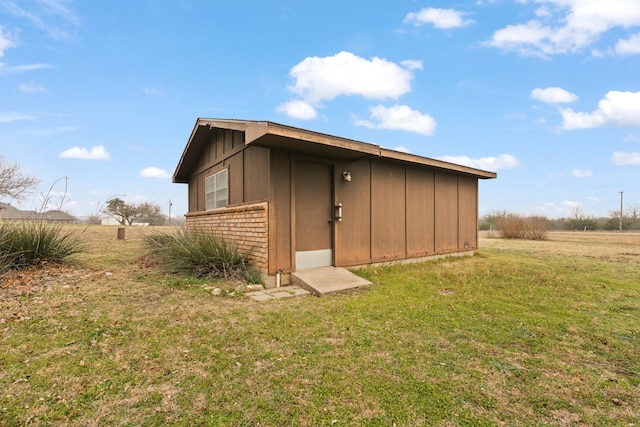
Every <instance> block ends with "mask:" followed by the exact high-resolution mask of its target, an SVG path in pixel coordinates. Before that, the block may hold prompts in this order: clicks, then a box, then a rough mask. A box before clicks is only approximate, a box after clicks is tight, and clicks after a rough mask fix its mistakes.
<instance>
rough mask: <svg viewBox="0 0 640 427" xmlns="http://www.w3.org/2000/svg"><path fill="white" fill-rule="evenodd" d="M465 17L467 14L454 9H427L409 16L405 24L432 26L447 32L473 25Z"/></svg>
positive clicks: (405, 19)
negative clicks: (451, 29)
mask: <svg viewBox="0 0 640 427" xmlns="http://www.w3.org/2000/svg"><path fill="white" fill-rule="evenodd" d="M465 15H467V13H466V12H460V11H457V10H454V9H437V8H434V7H425V8H424V9H421V10H420V11H418V12H412V13H409V14H407V16H406V17H405V18H404V23H405V24H413V25H415V26H416V27H418V26H420V25H423V24H431V25H433V27H434V28H438V29H441V30H447V29H450V28H459V27H465V26H467V25H471V24H473V20H471V19H464V16H465Z"/></svg>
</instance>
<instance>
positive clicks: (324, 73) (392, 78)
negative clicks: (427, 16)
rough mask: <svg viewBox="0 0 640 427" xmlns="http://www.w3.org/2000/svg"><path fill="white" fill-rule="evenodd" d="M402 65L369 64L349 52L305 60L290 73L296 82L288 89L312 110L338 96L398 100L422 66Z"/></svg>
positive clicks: (380, 61)
mask: <svg viewBox="0 0 640 427" xmlns="http://www.w3.org/2000/svg"><path fill="white" fill-rule="evenodd" d="M403 65H404V67H402V66H400V65H398V64H396V63H394V62H391V61H387V60H386V59H381V58H378V57H374V58H372V59H371V60H368V59H365V58H361V57H359V56H356V55H354V54H353V53H350V52H340V53H337V54H336V55H334V56H328V57H324V58H319V57H317V56H314V57H308V58H305V59H304V60H303V61H302V62H300V63H299V64H297V65H295V66H294V67H293V68H292V69H291V71H290V75H291V77H293V79H294V80H295V82H294V84H293V85H292V86H290V88H289V89H290V90H291V91H292V92H293V93H295V94H296V95H298V96H299V97H300V98H302V99H303V100H304V101H305V102H307V103H308V104H310V105H313V106H318V105H319V104H320V103H321V102H322V101H330V100H332V99H334V98H336V97H338V96H340V95H359V96H362V97H364V98H366V99H397V98H398V97H400V96H401V95H404V94H405V93H407V92H409V91H411V80H412V79H413V72H412V71H413V70H414V69H416V68H419V67H421V66H422V64H421V62H419V61H409V62H407V61H405V62H404V63H403Z"/></svg>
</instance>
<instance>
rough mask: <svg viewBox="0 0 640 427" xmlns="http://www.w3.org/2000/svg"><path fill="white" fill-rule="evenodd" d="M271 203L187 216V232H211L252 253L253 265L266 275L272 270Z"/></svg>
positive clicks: (195, 213)
mask: <svg viewBox="0 0 640 427" xmlns="http://www.w3.org/2000/svg"><path fill="white" fill-rule="evenodd" d="M268 206H269V205H268V203H267V202H263V203H255V204H251V205H242V206H234V207H229V208H222V209H215V210H211V211H205V212H191V213H188V214H187V215H186V219H187V228H188V229H202V230H211V231H212V232H214V233H216V234H218V235H219V236H222V237H224V238H227V239H230V240H231V241H233V242H234V243H235V244H236V246H237V247H238V249H239V250H240V252H249V258H250V260H251V263H252V264H253V265H254V266H255V267H257V268H258V269H259V270H260V271H262V272H263V273H266V272H267V270H268V267H269V239H268V235H269V212H268V209H269V207H268Z"/></svg>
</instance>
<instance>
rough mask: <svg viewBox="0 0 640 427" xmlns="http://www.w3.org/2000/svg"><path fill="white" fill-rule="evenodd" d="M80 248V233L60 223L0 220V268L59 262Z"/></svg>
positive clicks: (17, 267)
mask: <svg viewBox="0 0 640 427" xmlns="http://www.w3.org/2000/svg"><path fill="white" fill-rule="evenodd" d="M81 250H82V243H81V241H80V234H79V233H77V232H75V231H68V230H64V228H63V227H62V226H60V225H49V224H44V223H36V222H28V221H24V222H5V223H2V224H0V271H2V270H4V272H6V271H7V270H9V269H21V268H25V267H27V266H30V265H37V264H41V263H43V262H51V263H60V262H62V261H63V260H64V258H66V257H68V256H69V255H73V254H75V253H78V252H80V251H81Z"/></svg>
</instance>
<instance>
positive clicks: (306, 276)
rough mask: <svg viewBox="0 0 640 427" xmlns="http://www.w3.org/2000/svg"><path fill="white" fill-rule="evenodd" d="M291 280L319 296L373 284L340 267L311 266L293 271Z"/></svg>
mask: <svg viewBox="0 0 640 427" xmlns="http://www.w3.org/2000/svg"><path fill="white" fill-rule="evenodd" d="M291 282H292V284H293V285H295V286H300V287H301V288H303V289H306V290H308V291H309V292H311V293H313V294H315V295H317V296H319V297H320V296H322V295H324V294H328V293H330V292H338V291H343V290H345V289H352V288H358V287H360V286H367V285H370V284H371V282H369V281H368V280H365V279H363V278H362V277H360V276H356V275H355V274H353V273H352V272H350V271H348V270H345V269H344V268H340V267H322V268H310V269H308V270H300V271H296V272H295V273H291Z"/></svg>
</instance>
